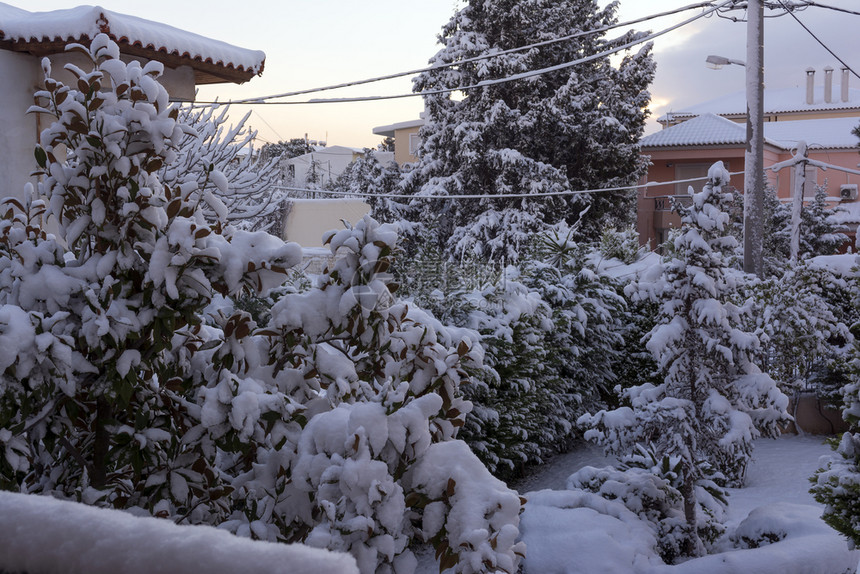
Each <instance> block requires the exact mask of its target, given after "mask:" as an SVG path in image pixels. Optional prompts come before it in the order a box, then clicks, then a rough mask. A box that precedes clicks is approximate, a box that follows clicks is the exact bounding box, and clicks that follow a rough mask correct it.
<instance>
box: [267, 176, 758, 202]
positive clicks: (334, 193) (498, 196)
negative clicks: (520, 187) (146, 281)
mask: <svg viewBox="0 0 860 574" xmlns="http://www.w3.org/2000/svg"><path fill="white" fill-rule="evenodd" d="M742 173H744V172H742V171H734V172H731V173H729V175H730V176H732V175H740V174H742ZM706 179H708V178H707V177H694V178H690V179H676V180H674V181H649V182H647V183H642V184H635V185H624V186H621V187H604V188H600V189H579V190H570V189H568V190H564V191H543V192H538V193H500V194H472V195H469V194H465V195H415V194H407V193H367V192H364V193H362V192H353V191H332V190H327V189H308V188H303V187H290V186H275V189H279V190H283V191H299V192H304V193H314V194H320V195H332V196H337V197H373V198H385V199H417V200H425V199H426V200H448V199H453V200H460V199H516V198H535V197H562V196H567V195H583V194H589V193H601V192H605V191H628V190H631V189H639V188H642V187H645V188H647V187H660V186H664V185H674V184H676V183H693V182H696V181H704V180H706Z"/></svg>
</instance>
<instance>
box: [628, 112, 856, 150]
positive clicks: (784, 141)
mask: <svg viewBox="0 0 860 574" xmlns="http://www.w3.org/2000/svg"><path fill="white" fill-rule="evenodd" d="M856 125H857V119H856V118H828V119H820V120H796V121H785V122H765V124H764V137H765V141H766V142H767V143H769V144H770V145H773V146H776V147H779V148H782V149H786V150H789V149H791V148H793V147H794V146H795V145H796V144H797V142H798V141H801V140H803V141H805V142H806V143H807V144H808V145H809V146H810V147H813V148H814V147H818V148H826V149H855V148H857V147H858V143H857V136H855V135H853V134H852V133H851V130H852V129H853V128H854V127H855V126H856ZM746 141H747V128H746V124H739V123H737V122H733V121H731V120H728V119H726V118H724V117H722V116H718V115H716V114H713V113H705V114H702V115H700V116H696V117H694V118H692V119H689V120H687V121H684V122H681V123H678V124H675V125H673V126H671V127H668V128H666V129H663V130H660V131H659V132H656V133H653V134H651V135H648V136H645V137H644V138H642V140H641V141H640V144H641V145H642V147H643V148H657V147H681V146H684V147H686V146H708V145H711V146H713V145H746Z"/></svg>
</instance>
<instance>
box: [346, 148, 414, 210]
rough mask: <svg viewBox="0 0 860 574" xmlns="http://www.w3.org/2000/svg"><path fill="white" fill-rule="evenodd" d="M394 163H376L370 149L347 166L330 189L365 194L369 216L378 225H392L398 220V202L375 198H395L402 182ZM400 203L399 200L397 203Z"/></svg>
mask: <svg viewBox="0 0 860 574" xmlns="http://www.w3.org/2000/svg"><path fill="white" fill-rule="evenodd" d="M401 177H402V175H401V172H400V168H399V167H398V165H397V163H396V162H394V161H391V162H389V163H387V164H385V163H383V162H381V161H379V159H378V158H377V157H376V154H375V153H374V152H373V150H371V149H365V150H364V155H363V156H361V157H358V158H356V159H355V161H353V162H352V163H350V164H349V165H348V166H346V169H345V170H344V171H343V173H341V174H340V175H339V176H338V178H337V180H336V181H335V183H334V185H333V186H332V189H333V190H334V191H339V192H343V193H361V194H362V195H363V194H367V195H366V196H365V200H366V201H367V202H368V203H369V204H370V208H371V215H372V216H373V218H374V219H376V220H377V221H383V222H394V221H398V220H399V219H401V215H400V213H401V211H402V209H403V208H402V206H401V205H400V203H398V201H397V200H393V199H388V198H384V197H376V196H378V195H388V194H397V193H399V191H398V186H399V184H400V180H401ZM400 201H401V202H402V200H400Z"/></svg>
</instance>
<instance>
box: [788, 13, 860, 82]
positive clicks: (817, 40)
mask: <svg viewBox="0 0 860 574" xmlns="http://www.w3.org/2000/svg"><path fill="white" fill-rule="evenodd" d="M777 2H779V3H780V4H781V5H782V7H783V8H785V10H786V11H787V12H788V13H789V14H790V15H791V17H792V18H794V20H795V22H797V23H798V24H800V26H801V27H802V28H803V29H804V30H806V32H807V33H808V34H809V35H810V36H812V38H813V39H814V40H815V41H816V42H818V43H819V44H820V45H821V47H822V48H824V49H825V50H827V51H828V52H829V53H830V55H831V56H833V57H834V58H836V60H837V61H839V63H840V64H842V65H843V66H845V67H846V68H847V69H848V70H849V71H850V72H851V73H852V74H854V75H855V76H856V77H857V78H860V74H858V73H857V72H856V71H855V70H854V68H852V67H851V66H849V65H848V64H847V63H846V62H845V60H843V59H842V58H840V57H839V56H838V55H836V52H834V51H833V50H831V49H830V48H829V47H828V46H827V44H825V43H824V42H822V41H821V39H820V38H819V37H818V36H816V35H815V33H814V32H813V31H812V30H810V29H809V28H808V27H807V26H806V24H804V23H803V22H801V21H800V18H798V17H797V16H795V14H794V12H792V11H791V10H789V9H788V8H787V7H786V6H785V4H783V1H782V0H777Z"/></svg>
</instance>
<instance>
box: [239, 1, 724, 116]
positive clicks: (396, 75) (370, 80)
mask: <svg viewBox="0 0 860 574" xmlns="http://www.w3.org/2000/svg"><path fill="white" fill-rule="evenodd" d="M712 5H713V2H700V3H698V4H690V5H688V6H684V7H681V8H676V9H674V10H668V11H666V12H660V13H657V14H652V15H649V16H643V17H642V18H638V19H636V20H630V21H628V22H620V23H617V24H611V25H609V26H603V27H602V28H595V29H594V30H586V31H583V32H577V33H575V34H571V35H569V36H563V37H560V38H553V39H552V40H544V41H542V42H536V43H534V44H527V45H525V46H520V47H518V48H512V49H510V50H503V51H501V52H494V53H492V54H482V55H480V56H475V57H474V58H467V59H465V60H460V61H457V62H451V63H448V64H439V65H435V66H429V67H425V68H418V69H415V70H409V71H406V72H396V73H394V74H387V75H385V76H377V77H375V78H367V79H364V80H354V81H351V82H343V83H340V84H333V85H330V86H323V87H320V88H308V89H304V90H296V91H292V92H285V93H283V94H275V95H271V96H262V97H259V98H245V99H241V100H233V101H231V102H227V103H232V104H258V103H263V100H272V99H276V98H287V97H291V96H302V95H306V94H313V93H318V92H324V91H329V90H337V89H341V88H349V87H353V86H361V85H364V84H371V83H375V82H381V81H385V80H392V79H395V78H402V77H403V76H414V75H416V74H421V73H424V72H430V71H435V70H443V69H445V68H451V67H454V66H461V65H463V64H468V63H471V62H478V61H481V60H487V59H490V58H495V57H497V56H504V55H507V54H513V53H516V52H521V51H524V50H530V49H532V48H539V47H541V46H549V45H551V44H557V43H561V42H566V41H569V40H573V39H576V38H580V37H583V36H589V35H592V34H599V33H602V32H607V31H609V30H613V29H615V28H623V27H625V26H633V25H635V24H640V23H642V22H647V21H649V20H654V19H656V18H662V17H664V16H673V15H675V14H680V13H681V12H685V11H687V10H695V9H697V8H705V7H708V6H712Z"/></svg>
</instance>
